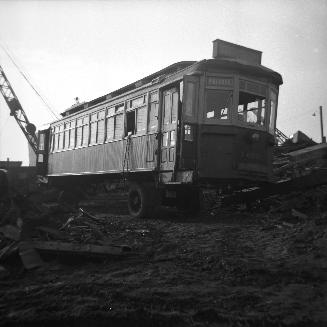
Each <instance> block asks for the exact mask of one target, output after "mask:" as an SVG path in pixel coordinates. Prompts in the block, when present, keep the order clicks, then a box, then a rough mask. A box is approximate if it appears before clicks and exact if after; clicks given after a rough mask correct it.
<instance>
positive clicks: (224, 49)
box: [212, 39, 262, 65]
mask: <svg viewBox="0 0 327 327" xmlns="http://www.w3.org/2000/svg"><path fill="white" fill-rule="evenodd" d="M261 55H262V52H261V51H258V50H254V49H250V48H246V47H243V46H241V45H238V44H235V43H230V42H226V41H223V40H219V39H217V40H214V41H213V54H212V57H213V58H215V59H223V58H229V59H236V60H242V61H246V62H248V63H251V64H255V65H260V64H261Z"/></svg>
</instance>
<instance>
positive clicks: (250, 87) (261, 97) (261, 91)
mask: <svg viewBox="0 0 327 327" xmlns="http://www.w3.org/2000/svg"><path fill="white" fill-rule="evenodd" d="M266 96H267V88H266V86H264V85H262V84H259V83H255V82H250V81H246V80H240V92H239V97H238V106H237V119H238V121H241V122H244V123H247V124H248V125H252V126H265V125H266V119H267V118H266V116H267V113H266V111H267V99H266Z"/></svg>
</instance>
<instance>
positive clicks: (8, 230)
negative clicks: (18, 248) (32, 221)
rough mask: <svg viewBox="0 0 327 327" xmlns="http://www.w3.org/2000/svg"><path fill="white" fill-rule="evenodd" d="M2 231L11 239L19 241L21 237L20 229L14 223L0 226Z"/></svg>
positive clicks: (0, 231)
mask: <svg viewBox="0 0 327 327" xmlns="http://www.w3.org/2000/svg"><path fill="white" fill-rule="evenodd" d="M0 233H2V234H3V235H4V237H6V238H8V239H10V240H14V241H19V239H20V229H19V228H18V227H16V226H13V225H5V226H3V227H0Z"/></svg>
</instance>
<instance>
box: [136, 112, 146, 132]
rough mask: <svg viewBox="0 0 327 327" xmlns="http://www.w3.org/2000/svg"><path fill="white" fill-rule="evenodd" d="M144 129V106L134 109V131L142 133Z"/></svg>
mask: <svg viewBox="0 0 327 327" xmlns="http://www.w3.org/2000/svg"><path fill="white" fill-rule="evenodd" d="M145 129H146V107H140V108H138V109H136V133H137V134H144V133H145Z"/></svg>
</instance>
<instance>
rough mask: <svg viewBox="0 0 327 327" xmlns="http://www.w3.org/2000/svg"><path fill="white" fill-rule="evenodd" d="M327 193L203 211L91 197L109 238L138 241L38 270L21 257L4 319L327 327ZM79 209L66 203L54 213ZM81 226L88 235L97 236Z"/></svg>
mask: <svg viewBox="0 0 327 327" xmlns="http://www.w3.org/2000/svg"><path fill="white" fill-rule="evenodd" d="M310 192H311V193H310ZM317 194H318V195H319V196H317ZM326 194H327V191H326V189H320V190H319V192H318V193H317V191H314V192H312V191H309V192H307V193H305V194H303V193H294V194H290V195H286V196H283V197H272V198H270V199H268V200H267V201H265V202H264V203H261V204H260V205H258V206H257V207H255V208H252V210H244V209H242V208H240V207H239V206H234V207H232V208H231V207H230V208H227V209H219V210H216V211H215V212H205V213H201V214H199V215H192V214H189V213H182V212H179V211H177V210H173V209H167V208H162V209H161V210H160V212H158V213H157V214H156V215H155V216H153V217H152V219H140V220H137V219H133V218H131V217H130V216H129V215H128V214H127V211H126V207H125V203H124V201H123V200H121V201H120V200H117V196H110V194H108V195H106V196H105V197H103V198H102V200H99V201H98V202H95V201H94V200H92V201H84V203H81V204H80V205H81V206H83V208H86V209H87V210H88V211H90V212H92V213H93V214H94V215H95V216H96V217H97V223H96V227H97V228H96V229H97V233H98V234H99V232H100V234H101V237H100V238H102V239H103V237H104V238H105V240H106V242H110V243H111V244H117V245H122V244H126V245H128V246H130V247H131V249H132V251H131V252H129V253H126V254H124V255H122V256H119V257H115V258H111V257H106V258H103V257H97V258H94V257H77V256H69V255H68V256H59V255H50V256H43V259H44V261H45V264H44V265H43V266H42V267H40V268H37V269H34V270H30V271H27V270H25V269H24V268H23V266H22V265H21V262H20V261H19V257H18V256H17V257H16V258H11V259H10V260H8V262H6V263H5V264H4V266H5V268H6V269H7V270H8V271H9V272H10V274H9V275H7V276H3V277H2V278H0V317H1V319H0V325H3V326H4V325H6V326H57V325H59V324H60V325H61V326H90V325H91V326H105V325H108V326H109V325H112V326H199V327H200V326H326V325H327V295H326V294H327V213H326V212H327V208H326V207H325V205H326ZM110 199H112V200H110ZM294 209H295V210H294ZM69 215H70V214H69V213H67V212H58V213H56V214H55V215H53V216H52V224H54V225H55V224H57V227H59V226H61V225H62V223H63V222H65V221H66V220H67V218H68V217H69ZM77 225H78V224H77ZM84 227H85V226H84ZM76 228H77V229H78V228H79V229H78V232H77V233H76V235H77V236H76V235H75V237H76V238H79V241H80V239H81V238H82V239H83V238H84V239H85V238H86V239H88V240H90V239H91V241H92V240H93V241H94V239H95V236H94V235H92V231H90V230H88V229H86V231H85V234H83V233H84V232H83V228H82V227H76V226H75V230H76ZM90 233H91V237H90V235H89V234H90ZM76 241H78V239H76Z"/></svg>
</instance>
